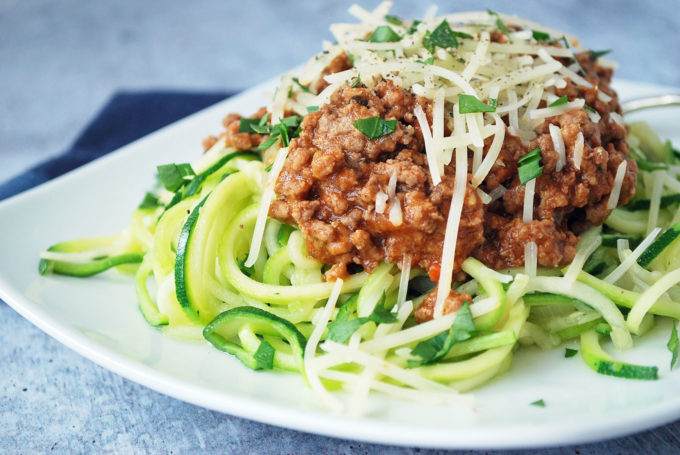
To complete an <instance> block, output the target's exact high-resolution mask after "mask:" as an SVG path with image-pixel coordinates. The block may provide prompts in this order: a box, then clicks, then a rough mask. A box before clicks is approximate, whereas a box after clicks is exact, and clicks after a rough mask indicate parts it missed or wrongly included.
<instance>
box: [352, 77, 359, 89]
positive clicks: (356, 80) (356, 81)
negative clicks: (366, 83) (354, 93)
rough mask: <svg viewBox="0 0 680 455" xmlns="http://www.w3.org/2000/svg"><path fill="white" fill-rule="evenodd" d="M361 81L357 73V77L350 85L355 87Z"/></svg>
mask: <svg viewBox="0 0 680 455" xmlns="http://www.w3.org/2000/svg"><path fill="white" fill-rule="evenodd" d="M360 83H361V74H357V78H356V79H355V80H354V83H353V84H352V85H351V87H352V88H354V87H356V86H357V85H359V84H360Z"/></svg>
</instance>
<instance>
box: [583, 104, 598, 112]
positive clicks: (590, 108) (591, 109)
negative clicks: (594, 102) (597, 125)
mask: <svg viewBox="0 0 680 455" xmlns="http://www.w3.org/2000/svg"><path fill="white" fill-rule="evenodd" d="M583 109H585V110H586V111H588V112H592V113H593V114H599V112H597V111H596V110H595V109H594V108H592V107H590V106H588V105H587V104H584V105H583Z"/></svg>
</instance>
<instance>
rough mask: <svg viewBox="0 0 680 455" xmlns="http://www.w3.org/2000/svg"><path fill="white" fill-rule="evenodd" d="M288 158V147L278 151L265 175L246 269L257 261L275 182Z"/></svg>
mask: <svg viewBox="0 0 680 455" xmlns="http://www.w3.org/2000/svg"><path fill="white" fill-rule="evenodd" d="M287 156H288V147H283V148H281V149H279V151H278V152H277V154H276V158H275V159H274V163H273V164H272V169H271V171H269V174H268V175H267V182H266V183H265V186H264V191H262V200H261V202H260V207H259V210H258V212H257V219H256V220H255V229H254V230H253V238H252V240H251V241H250V252H249V253H248V259H247V260H246V262H245V266H246V267H252V266H253V264H255V261H257V256H258V255H259V254H260V247H261V246H262V237H263V236H264V228H265V226H266V224H267V215H268V214H269V206H270V205H271V203H272V200H273V199H274V185H275V184H276V180H277V179H278V178H279V174H280V173H281V170H282V169H283V165H284V163H285V162H286V157H287Z"/></svg>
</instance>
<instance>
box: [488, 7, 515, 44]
mask: <svg viewBox="0 0 680 455" xmlns="http://www.w3.org/2000/svg"><path fill="white" fill-rule="evenodd" d="M486 12H487V13H489V15H490V16H496V27H498V30H500V31H501V32H503V33H504V34H505V36H506V37H507V38H508V41H509V42H510V43H511V44H512V39H510V32H509V31H508V28H507V27H506V26H505V24H504V23H503V20H502V19H501V17H500V16H499V15H498V13H497V12H495V11H491V10H490V9H487V10H486Z"/></svg>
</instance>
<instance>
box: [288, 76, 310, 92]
mask: <svg viewBox="0 0 680 455" xmlns="http://www.w3.org/2000/svg"><path fill="white" fill-rule="evenodd" d="M293 82H295V83H296V84H297V85H298V87H300V88H301V89H302V91H303V92H307V93H312V91H311V90H310V89H309V87H308V86H306V85H302V83H301V82H300V79H298V78H297V77H294V78H293Z"/></svg>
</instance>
